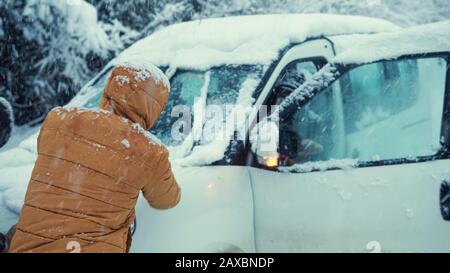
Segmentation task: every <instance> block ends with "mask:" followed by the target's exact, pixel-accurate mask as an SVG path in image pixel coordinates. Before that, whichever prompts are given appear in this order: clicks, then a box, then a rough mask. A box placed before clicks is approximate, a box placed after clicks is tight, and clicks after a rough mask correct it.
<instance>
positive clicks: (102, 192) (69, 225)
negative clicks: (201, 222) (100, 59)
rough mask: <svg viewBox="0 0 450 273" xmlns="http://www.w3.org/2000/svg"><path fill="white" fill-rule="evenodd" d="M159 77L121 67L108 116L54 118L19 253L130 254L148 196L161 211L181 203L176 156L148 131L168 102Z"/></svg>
mask: <svg viewBox="0 0 450 273" xmlns="http://www.w3.org/2000/svg"><path fill="white" fill-rule="evenodd" d="M155 69H156V68H155ZM155 71H156V70H155ZM155 71H152V70H148V69H146V70H143V69H140V68H134V67H128V66H126V67H118V68H115V69H114V71H113V73H112V75H111V77H110V79H109V81H108V83H107V85H106V88H105V91H104V96H103V98H102V102H101V105H100V107H101V109H102V110H99V111H92V110H84V109H77V108H73V109H65V108H57V109H54V110H53V111H51V112H50V113H49V114H48V116H47V118H46V120H45V122H44V124H43V126H42V129H41V132H40V135H39V138H38V158H37V161H36V163H35V166H34V169H33V173H32V176H31V179H30V182H29V185H28V190H27V194H26V197H25V203H24V206H23V208H22V212H21V216H20V219H19V223H18V225H17V229H16V233H15V235H14V237H13V240H12V243H11V249H10V251H11V252H69V251H70V250H71V249H72V247H73V246H75V247H78V246H79V250H80V251H81V252H126V251H127V238H128V232H129V226H130V224H131V223H132V222H133V219H134V207H135V205H136V201H137V198H138V196H139V193H140V192H141V191H142V193H143V195H144V197H145V198H146V199H147V200H148V202H149V204H150V205H151V206H152V207H154V208H157V209H168V208H171V207H173V206H175V205H176V204H177V203H178V202H179V199H180V189H179V187H178V185H177V183H176V181H175V178H174V176H173V174H172V170H171V166H170V163H169V159H168V151H167V149H166V148H165V147H164V146H163V145H162V144H160V143H159V142H158V141H155V140H154V139H153V138H152V136H151V135H150V134H149V133H148V132H147V130H148V129H149V128H150V127H151V126H152V125H153V124H154V122H155V121H156V120H157V119H158V117H159V115H160V113H161V111H162V110H163V108H164V106H165V104H166V102H167V97H168V88H169V87H168V84H167V83H166V82H165V81H164V79H163V80H160V79H159V78H158V77H164V76H163V75H158V74H156V75H155V73H156V72H158V71H156V72H155ZM119 76H120V77H119Z"/></svg>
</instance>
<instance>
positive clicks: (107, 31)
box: [0, 0, 136, 124]
mask: <svg viewBox="0 0 450 273" xmlns="http://www.w3.org/2000/svg"><path fill="white" fill-rule="evenodd" d="M0 14H1V15H2V16H1V18H2V24H1V27H2V32H0V34H2V35H1V36H0V43H1V44H2V45H4V46H2V49H1V51H0V54H1V58H2V65H1V67H0V77H1V78H2V81H1V84H0V96H4V97H6V98H7V99H8V100H9V101H11V102H12V104H13V106H14V108H17V111H14V113H15V115H16V122H17V123H18V124H23V123H26V122H29V121H31V120H33V119H34V118H42V117H43V116H44V114H45V113H46V112H47V111H48V110H49V109H50V108H52V107H54V106H57V105H62V104H65V103H67V101H68V100H69V99H70V98H71V97H72V96H73V95H74V94H76V92H77V91H78V89H79V88H80V87H81V86H82V85H83V84H84V83H85V82H86V81H87V80H88V79H89V78H90V77H91V76H92V74H93V73H95V72H96V71H98V70H99V69H100V68H102V67H103V65H104V64H105V62H106V61H108V60H109V59H110V58H111V57H113V56H114V55H116V54H117V53H118V52H119V51H120V50H121V49H123V48H124V47H125V44H124V43H123V41H126V39H122V36H127V37H128V36H129V35H130V33H131V34H132V35H136V33H135V32H133V31H131V30H129V29H121V27H122V25H121V24H120V23H118V22H113V24H99V23H98V22H97V12H96V9H95V8H94V7H93V6H92V5H90V4H88V3H87V2H84V1H81V0H71V1H68V0H12V1H11V0H6V1H3V2H1V4H0Z"/></svg>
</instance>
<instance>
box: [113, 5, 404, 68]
mask: <svg viewBox="0 0 450 273" xmlns="http://www.w3.org/2000/svg"><path fill="white" fill-rule="evenodd" d="M397 29H398V27H397V26H395V25H394V24H392V23H390V22H388V21H385V20H382V19H376V18H369V17H361V16H345V15H332V14H278V15H253V16H237V17H227V18H213V19H206V20H198V21H191V22H185V23H180V24H175V25H172V26H169V27H166V28H164V29H162V30H160V31H158V32H156V33H154V34H153V35H150V36H149V37H147V38H144V39H142V40H140V41H138V42H136V43H135V44H134V45H132V46H131V47H130V48H128V49H127V50H125V51H124V52H123V53H122V54H121V55H119V57H118V58H116V60H115V61H113V62H112V63H113V64H114V63H115V62H122V61H129V62H132V61H139V62H151V63H153V64H155V65H158V66H174V67H183V68H192V69H207V68H210V67H213V66H219V65H223V64H263V65H268V64H270V63H271V62H272V61H273V60H275V59H277V57H278V53H279V50H280V49H282V48H284V47H286V46H288V45H289V44H292V43H301V42H304V41H305V40H307V39H310V38H316V37H320V36H332V35H342V34H352V33H378V32H384V31H392V30H397Z"/></svg>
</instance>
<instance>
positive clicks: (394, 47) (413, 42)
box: [332, 21, 450, 64]
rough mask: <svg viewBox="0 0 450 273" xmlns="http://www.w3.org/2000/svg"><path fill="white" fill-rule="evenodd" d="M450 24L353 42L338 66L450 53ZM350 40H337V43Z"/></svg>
mask: <svg viewBox="0 0 450 273" xmlns="http://www.w3.org/2000/svg"><path fill="white" fill-rule="evenodd" d="M449 30H450V21H444V22H439V23H433V24H427V25H421V26H415V27H410V28H406V29H402V30H397V31H392V32H386V33H378V34H376V35H370V36H366V37H365V38H364V39H356V40H355V39H353V43H354V46H353V47H350V48H347V50H344V51H343V52H342V53H341V54H338V55H337V56H336V57H335V58H334V59H333V60H332V62H333V63H337V64H362V63H369V62H375V61H378V60H381V59H394V58H397V57H400V56H404V55H412V54H423V53H429V52H450V31H449ZM348 39H351V37H344V38H341V39H340V38H338V39H337V40H339V41H337V42H339V43H343V40H348Z"/></svg>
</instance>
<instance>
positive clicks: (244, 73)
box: [84, 65, 263, 146]
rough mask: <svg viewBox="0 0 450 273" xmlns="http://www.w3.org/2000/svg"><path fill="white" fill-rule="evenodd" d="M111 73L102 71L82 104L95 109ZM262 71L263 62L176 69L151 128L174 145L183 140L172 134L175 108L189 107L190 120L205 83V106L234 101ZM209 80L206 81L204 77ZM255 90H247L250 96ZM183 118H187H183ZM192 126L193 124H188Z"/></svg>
mask: <svg viewBox="0 0 450 273" xmlns="http://www.w3.org/2000/svg"><path fill="white" fill-rule="evenodd" d="M110 74H111V72H110V71H109V72H107V73H105V74H104V75H103V76H102V77H100V78H99V79H98V80H97V81H96V82H95V83H94V84H93V85H92V86H91V87H89V89H90V92H93V93H94V94H95V95H93V96H92V97H91V98H90V99H89V100H88V101H87V102H86V103H85V104H84V107H87V108H97V107H98V104H99V102H100V98H101V96H102V94H103V92H102V90H103V89H104V87H105V84H106V81H107V80H108V78H109V76H110ZM262 74H263V66H262V65H224V66H220V67H215V68H211V69H210V70H208V71H194V70H185V69H178V70H177V72H176V73H175V75H174V76H173V77H172V78H171V79H170V85H171V91H170V95H169V101H168V103H167V106H166V108H165V109H164V111H163V112H162V114H161V117H160V118H159V120H158V122H157V123H156V124H155V126H154V127H153V128H152V129H151V130H150V131H151V132H152V133H153V134H154V135H156V136H157V137H158V138H159V139H160V140H161V141H162V142H163V143H164V144H165V145H167V146H177V145H179V144H181V143H182V142H183V140H182V139H180V138H174V137H173V136H172V127H173V124H174V123H175V122H176V121H177V120H178V119H179V117H178V116H172V115H173V110H174V107H176V106H183V107H185V109H189V113H190V114H191V121H192V122H193V121H194V115H193V109H192V107H193V105H194V103H195V102H196V100H197V99H200V98H201V95H202V94H201V93H202V92H201V90H202V87H204V86H205V83H207V86H206V87H207V97H206V98H204V99H205V101H206V104H207V105H211V104H214V105H225V104H235V103H236V101H237V99H238V96H239V94H240V91H241V92H242V90H241V89H242V86H243V85H244V84H245V82H246V79H254V80H256V81H257V82H258V83H259V81H260V79H261V77H262ZM207 79H208V81H207V82H206V80H207ZM253 91H254V90H248V91H246V92H248V93H250V94H249V95H250V96H251V95H252V93H253ZM184 118H186V117H184ZM191 125H192V124H191Z"/></svg>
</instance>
